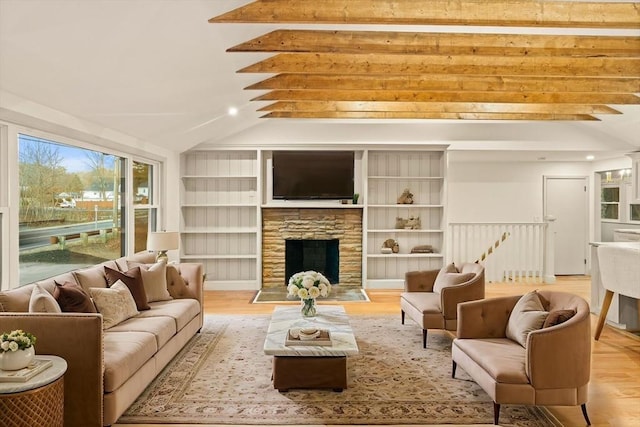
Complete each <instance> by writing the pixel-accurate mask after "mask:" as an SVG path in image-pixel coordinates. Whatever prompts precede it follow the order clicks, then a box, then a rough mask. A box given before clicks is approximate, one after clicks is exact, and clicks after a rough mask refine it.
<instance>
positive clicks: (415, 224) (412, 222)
mask: <svg viewBox="0 0 640 427" xmlns="http://www.w3.org/2000/svg"><path fill="white" fill-rule="evenodd" d="M404 228H409V229H411V230H420V229H421V228H422V224H421V222H420V217H419V216H410V217H409V219H407V222H406V224H405V225H404Z"/></svg>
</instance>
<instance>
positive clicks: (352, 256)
mask: <svg viewBox="0 0 640 427" xmlns="http://www.w3.org/2000/svg"><path fill="white" fill-rule="evenodd" d="M287 239H292V240H300V239H309V240H330V239H338V240H339V251H340V263H339V275H340V283H339V286H349V287H362V209H361V208H334V209H332V208H263V209H262V287H263V288H279V287H282V286H285V241H286V240H287Z"/></svg>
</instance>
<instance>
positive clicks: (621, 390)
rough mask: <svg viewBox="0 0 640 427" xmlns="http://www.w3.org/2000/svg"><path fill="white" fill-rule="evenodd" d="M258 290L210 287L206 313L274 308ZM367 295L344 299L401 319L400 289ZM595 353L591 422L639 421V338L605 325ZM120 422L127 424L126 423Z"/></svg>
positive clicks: (580, 290)
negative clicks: (261, 299) (260, 299)
mask: <svg viewBox="0 0 640 427" xmlns="http://www.w3.org/2000/svg"><path fill="white" fill-rule="evenodd" d="M590 287H591V282H590V279H589V277H585V276H570V277H559V278H558V280H557V282H556V283H555V284H551V285H547V284H539V283H537V284H521V283H489V284H487V289H486V297H487V298H491V297H496V296H502V295H518V294H523V293H526V292H528V291H530V290H533V289H553V290H559V291H565V292H571V293H574V294H577V295H580V296H581V297H583V298H585V299H586V300H587V301H589V299H590ZM254 294H255V292H253V291H207V292H206V295H205V304H204V307H205V312H206V313H207V314H216V313H217V314H246V315H251V314H268V313H271V312H272V310H273V306H274V305H275V304H266V303H262V304H251V300H252V299H253V296H254ZM367 294H368V295H369V298H370V299H371V302H368V303H367V302H351V303H349V302H345V303H341V304H342V305H344V306H345V309H346V311H347V313H349V314H351V315H358V314H397V315H398V322H399V321H400V301H399V294H400V291H397V290H371V291H367ZM319 301H320V300H319ZM293 304H295V303H293ZM320 304H322V303H320ZM334 304H335V303H334ZM596 320H597V317H596V316H592V331H593V330H595V324H596ZM430 333H445V332H443V331H433V332H430ZM592 335H593V332H592ZM416 345H421V334H420V332H419V330H418V329H416ZM591 352H592V359H591V383H590V388H589V401H588V402H587V408H588V411H589V417H590V418H591V422H592V425H594V426H616V427H618V426H619V427H627V426H628V427H631V426H640V338H638V337H637V336H635V335H633V334H631V333H627V332H619V331H617V330H615V329H613V328H610V327H605V328H604V330H603V332H602V335H601V336H600V340H599V341H597V342H596V341H592V349H591ZM548 409H549V410H550V411H551V412H552V413H553V414H554V415H555V416H556V418H558V420H560V422H562V423H563V424H564V425H565V426H581V425H585V423H584V419H583V418H582V413H581V412H580V407H578V406H576V407H548ZM119 426H120V427H124V425H119ZM136 427H143V426H141V425H137V426H136ZM176 427H178V426H176ZM200 427H202V426H200ZM307 427H308V426H307ZM404 427H406V426H404Z"/></svg>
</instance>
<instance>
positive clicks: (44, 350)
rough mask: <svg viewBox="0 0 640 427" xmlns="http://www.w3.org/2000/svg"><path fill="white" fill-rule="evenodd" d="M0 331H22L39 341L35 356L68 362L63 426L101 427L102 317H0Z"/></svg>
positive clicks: (34, 314) (8, 314)
mask: <svg viewBox="0 0 640 427" xmlns="http://www.w3.org/2000/svg"><path fill="white" fill-rule="evenodd" d="M0 325H1V327H0V329H2V330H3V331H4V330H7V331H10V330H13V329H23V330H25V331H28V332H30V333H32V334H33V335H35V337H36V340H37V341H36V345H35V348H36V355H38V354H40V355H46V354H51V355H55V356H60V357H62V358H63V359H65V360H66V361H67V372H66V373H65V375H64V390H65V394H64V425H66V426H80V425H81V426H87V427H93V426H95V427H101V426H102V408H103V406H102V392H103V370H104V366H103V353H102V348H103V335H102V315H100V314H93V313H86V314H84V313H61V314H51V313H0Z"/></svg>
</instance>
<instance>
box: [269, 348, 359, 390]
mask: <svg viewBox="0 0 640 427" xmlns="http://www.w3.org/2000/svg"><path fill="white" fill-rule="evenodd" d="M273 388H276V389H278V391H281V392H283V391H288V390H289V389H292V388H330V389H333V390H334V391H342V390H343V389H345V388H347V358H346V357H295V356H274V357H273Z"/></svg>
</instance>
